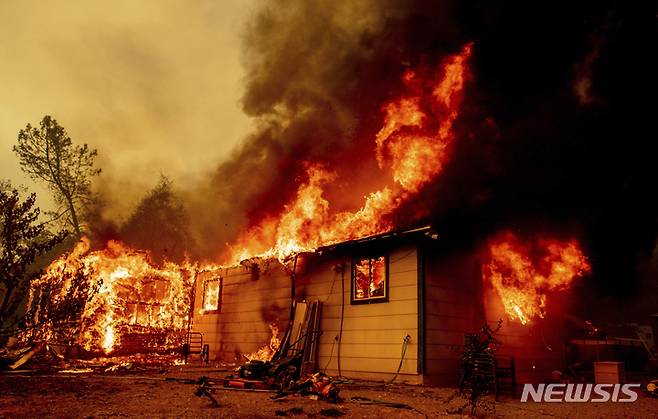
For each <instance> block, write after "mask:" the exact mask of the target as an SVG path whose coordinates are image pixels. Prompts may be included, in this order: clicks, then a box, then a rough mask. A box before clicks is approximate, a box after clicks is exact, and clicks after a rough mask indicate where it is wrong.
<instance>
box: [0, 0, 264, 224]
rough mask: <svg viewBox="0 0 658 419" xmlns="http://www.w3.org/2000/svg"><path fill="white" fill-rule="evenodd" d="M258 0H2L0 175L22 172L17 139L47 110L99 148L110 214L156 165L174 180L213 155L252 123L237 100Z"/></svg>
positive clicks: (136, 192)
mask: <svg viewBox="0 0 658 419" xmlns="http://www.w3.org/2000/svg"><path fill="white" fill-rule="evenodd" d="M253 7H254V2H253V1H243V0H240V1H219V2H218V1H206V0H196V1H192V2H181V1H171V0H164V1H159V0H158V1H151V0H146V1H128V0H120V1H116V2H112V3H111V4H108V3H107V2H104V1H78V0H59V1H52V2H43V1H34V0H28V1H22V0H16V1H14V0H7V1H2V2H0V39H2V41H1V42H0V62H1V63H2V64H1V65H0V178H3V179H4V178H9V179H11V180H12V182H13V183H15V184H26V185H28V186H29V187H30V188H31V189H34V190H36V191H37V192H40V193H39V197H38V202H39V204H40V205H41V206H42V207H45V208H48V207H49V205H50V204H49V202H48V200H47V199H46V198H47V196H48V192H47V191H45V189H42V188H39V187H38V185H33V184H32V183H30V182H29V181H28V180H27V179H25V178H24V177H23V175H22V173H21V172H20V170H19V167H18V162H17V159H16V157H15V156H14V155H13V153H12V151H11V146H12V145H13V144H14V143H15V142H16V137H17V134H18V131H19V130H20V129H21V128H24V127H25V125H26V124H27V123H31V124H32V125H35V124H38V122H39V121H40V120H41V118H42V117H43V116H44V115H46V114H49V115H52V116H53V117H55V118H56V119H57V120H58V122H59V123H60V124H61V125H63V126H64V127H65V128H66V129H67V131H68V132H69V134H70V136H71V137H72V138H73V140H74V141H75V142H78V143H88V144H89V145H90V146H92V147H94V148H97V149H98V152H99V160H98V165H99V166H100V167H102V169H103V171H104V173H103V174H102V176H101V177H100V178H98V179H97V180H96V181H95V185H94V186H95V187H96V188H97V189H98V190H100V191H101V192H102V193H103V195H104V197H105V200H106V202H107V206H108V207H107V208H106V212H107V213H108V214H107V215H108V216H109V217H112V218H122V217H125V216H126V215H127V213H128V212H129V211H130V210H131V208H132V207H133V206H134V205H135V204H136V201H137V200H138V199H139V198H140V197H141V196H142V195H143V194H144V193H145V192H146V191H147V190H148V189H149V188H151V187H153V186H155V184H156V182H157V180H158V178H159V176H160V173H164V174H166V175H168V176H170V177H171V178H172V179H173V180H174V181H175V182H177V184H179V186H181V187H184V186H185V185H189V184H190V183H192V182H195V181H196V180H197V178H198V177H199V176H202V175H203V174H205V173H206V172H207V171H208V170H210V169H211V168H213V167H215V166H216V165H217V163H218V161H220V160H222V159H223V158H224V157H225V156H227V155H228V154H229V153H230V151H231V150H232V149H233V147H234V145H235V144H237V143H238V142H239V141H240V140H241V139H242V138H244V136H245V134H246V133H247V132H248V131H249V126H250V121H249V119H248V118H247V117H246V116H245V115H244V113H243V112H242V111H241V109H240V97H241V95H242V93H243V84H242V77H243V70H242V66H241V63H240V49H241V38H240V36H241V30H242V28H243V26H244V24H245V21H246V20H247V19H248V18H249V16H250V14H251V12H252V9H253Z"/></svg>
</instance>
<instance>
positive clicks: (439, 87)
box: [230, 44, 471, 263]
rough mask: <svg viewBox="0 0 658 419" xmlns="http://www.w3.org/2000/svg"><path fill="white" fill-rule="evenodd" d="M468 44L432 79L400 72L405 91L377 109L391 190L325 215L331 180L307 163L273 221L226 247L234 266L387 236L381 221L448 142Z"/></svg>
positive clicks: (380, 153) (436, 164)
mask: <svg viewBox="0 0 658 419" xmlns="http://www.w3.org/2000/svg"><path fill="white" fill-rule="evenodd" d="M470 53H471V45H470V44H469V45H467V46H465V47H464V48H463V49H462V51H461V52H460V53H459V54H456V55H453V56H450V57H448V58H447V59H446V60H445V61H444V63H443V65H442V66H441V67H440V68H439V69H438V70H437V71H435V72H434V73H433V74H432V75H431V76H427V77H421V76H419V75H418V74H416V73H414V72H411V71H409V72H407V73H405V74H404V76H403V78H402V83H403V85H404V92H403V94H402V95H400V97H398V98H396V99H394V100H392V101H390V102H389V103H387V104H385V105H384V106H383V112H384V121H383V125H382V127H381V129H380V130H379V132H378V133H377V135H376V137H375V155H376V158H377V162H378V164H379V167H380V168H381V169H382V170H388V171H390V178H391V182H390V183H391V184H390V186H386V187H383V188H382V189H379V190H376V191H373V192H371V193H370V194H368V195H367V196H366V197H365V198H364V202H363V204H362V206H361V208H359V209H357V210H356V211H353V212H335V211H332V208H331V205H330V202H329V201H327V199H326V198H325V197H324V187H325V186H326V185H327V183H329V182H331V181H333V180H334V179H335V178H336V174H335V173H333V172H331V171H328V170H326V169H325V168H324V167H323V166H322V165H320V164H308V166H307V177H306V180H305V181H304V182H303V183H302V184H301V185H300V186H299V188H298V190H297V194H296V196H295V197H294V199H293V200H292V201H291V202H290V203H289V204H288V205H287V206H286V207H285V208H284V211H283V212H282V214H281V215H280V216H279V217H274V218H268V219H266V220H263V221H261V222H260V223H259V224H258V225H256V226H255V227H254V228H251V229H250V230H248V231H246V232H245V233H244V234H242V235H241V236H240V237H239V238H238V240H237V241H236V243H235V244H234V245H233V246H232V249H233V252H232V255H231V257H230V260H231V262H233V263H235V262H238V261H240V260H243V259H247V258H250V257H277V258H279V259H280V260H283V259H285V258H286V257H287V256H289V255H291V254H293V253H298V252H301V251H310V250H313V249H316V248H317V247H319V246H322V245H329V244H333V243H337V242H342V241H346V240H351V239H355V238H359V237H364V236H368V235H372V234H378V233H381V232H384V231H386V230H389V229H390V228H391V227H392V225H391V224H390V222H389V221H387V220H386V218H385V216H386V215H388V214H391V213H392V212H393V211H394V210H395V209H396V208H398V207H399V206H400V204H401V203H403V202H405V201H406V200H408V199H409V198H410V197H411V196H412V195H413V194H414V193H415V192H417V191H418V190H419V189H420V188H421V187H422V186H423V185H425V184H426V183H428V182H430V181H431V180H432V179H434V178H435V177H436V176H437V175H438V174H439V173H441V171H442V170H443V166H444V164H445V162H446V160H447V156H448V154H447V150H448V147H449V146H450V144H451V142H452V141H453V140H454V136H455V134H454V132H453V124H454V121H455V119H456V118H457V116H458V115H459V109H460V106H461V102H462V98H463V89H464V83H465V81H466V78H467V74H468V68H467V60H468V57H469V56H470Z"/></svg>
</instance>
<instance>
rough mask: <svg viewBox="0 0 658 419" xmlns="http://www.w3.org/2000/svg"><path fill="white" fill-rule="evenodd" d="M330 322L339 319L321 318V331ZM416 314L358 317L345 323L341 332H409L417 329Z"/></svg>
mask: <svg viewBox="0 0 658 419" xmlns="http://www.w3.org/2000/svg"><path fill="white" fill-rule="evenodd" d="M332 320H340V318H329V317H326V316H323V318H322V326H321V328H322V330H327V329H329V328H326V327H325V325H326V324H328V323H329V322H331V321H332ZM417 321H418V319H417V318H416V314H391V315H380V316H374V317H359V318H352V319H350V321H345V322H344V324H343V330H387V329H403V328H408V329H409V331H414V330H416V328H417V326H418V325H417Z"/></svg>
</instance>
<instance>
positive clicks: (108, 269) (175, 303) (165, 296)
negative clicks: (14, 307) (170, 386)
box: [27, 238, 193, 354]
mask: <svg viewBox="0 0 658 419" xmlns="http://www.w3.org/2000/svg"><path fill="white" fill-rule="evenodd" d="M89 249H90V246H89V240H88V239H86V238H83V239H82V240H81V241H80V242H79V243H78V245H77V246H76V247H75V248H74V249H73V251H72V252H71V253H69V254H67V255H63V256H62V257H60V258H59V259H57V260H55V261H54V262H52V264H51V265H50V266H49V267H48V268H47V269H46V271H45V273H44V274H43V275H42V276H41V277H39V278H37V279H36V280H34V281H33V282H32V284H31V287H30V291H29V301H28V313H27V314H28V321H29V322H30V323H32V324H33V325H34V328H33V329H31V330H30V331H29V332H28V333H30V336H29V337H30V338H35V337H36V338H39V339H44V340H51V339H54V340H67V341H69V343H78V344H80V345H81V346H82V347H84V348H85V349H87V350H99V351H103V352H104V353H106V354H109V353H112V352H113V351H114V350H115V349H116V348H117V347H118V346H119V345H120V344H121V339H122V336H124V335H126V334H140V333H141V334H142V335H143V336H145V334H148V333H150V334H159V335H160V336H161V337H162V338H163V339H164V342H160V344H163V345H165V346H167V345H168V344H171V346H172V347H174V346H176V345H177V343H175V342H173V340H176V339H177V337H179V336H180V334H181V333H182V332H183V331H184V330H186V328H187V319H188V311H189V307H190V301H191V293H190V290H191V286H192V281H193V274H192V271H193V269H192V267H191V266H186V265H185V266H179V265H175V264H173V263H166V264H165V265H164V266H163V267H156V266H154V265H153V264H152V263H151V262H150V260H149V258H148V254H147V253H145V252H139V251H135V250H131V249H128V248H127V247H125V246H124V245H122V244H121V243H118V242H113V241H111V242H109V243H108V244H107V247H106V249H104V250H99V251H94V252H89ZM71 323H78V324H79V326H78V327H64V328H62V327H58V326H61V325H62V324H71ZM62 330H66V331H67V332H70V333H71V334H70V335H68V336H58V335H57V334H58V333H61V331H62Z"/></svg>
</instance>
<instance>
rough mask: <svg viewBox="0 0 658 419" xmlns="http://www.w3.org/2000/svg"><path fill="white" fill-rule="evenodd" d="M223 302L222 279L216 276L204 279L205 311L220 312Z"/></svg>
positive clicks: (203, 308)
mask: <svg viewBox="0 0 658 419" xmlns="http://www.w3.org/2000/svg"><path fill="white" fill-rule="evenodd" d="M221 303H222V279H221V278H214V279H207V280H205V281H203V302H202V304H203V307H202V310H203V312H204V313H218V312H219V310H220V308H221Z"/></svg>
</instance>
